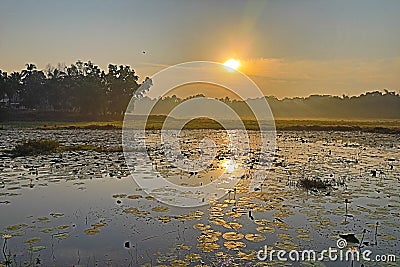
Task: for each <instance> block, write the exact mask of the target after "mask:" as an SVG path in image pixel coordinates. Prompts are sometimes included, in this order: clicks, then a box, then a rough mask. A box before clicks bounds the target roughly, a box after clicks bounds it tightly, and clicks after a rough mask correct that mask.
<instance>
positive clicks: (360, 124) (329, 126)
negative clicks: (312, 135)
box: [0, 116, 400, 134]
mask: <svg viewBox="0 0 400 267" xmlns="http://www.w3.org/2000/svg"><path fill="white" fill-rule="evenodd" d="M165 118H166V117H165V116H150V118H149V120H147V122H146V128H147V129H155V130H157V129H161V128H162V127H163V124H164V121H165ZM172 121H173V123H172V126H170V127H171V128H176V127H179V126H178V125H181V124H182V121H181V120H178V119H173V120H172ZM143 123H144V121H143V120H140V119H139V120H130V121H129V123H128V124H127V125H129V127H132V128H142V125H143ZM224 123H225V125H226V126H227V128H238V127H237V123H235V122H233V121H225V122H224ZM243 124H244V125H245V127H246V129H248V130H258V129H259V124H258V123H257V121H254V120H243ZM122 125H123V122H122V121H86V122H54V121H29V122H25V121H11V122H3V123H2V124H0V128H1V129H10V128H35V129H43V130H57V129H75V128H76V129H104V130H107V129H120V128H122ZM174 125H176V127H175V126H174ZM269 125H271V123H269ZM275 126H276V129H277V130H291V131H302V130H314V131H367V132H379V133H396V134H399V133H400V120H322V119H321V120H303V119H302V120H294V119H280V120H275ZM223 128H224V127H223V126H221V124H219V123H218V122H216V121H214V120H211V119H207V118H198V119H194V120H191V121H189V122H188V123H186V124H185V126H184V129H223Z"/></svg>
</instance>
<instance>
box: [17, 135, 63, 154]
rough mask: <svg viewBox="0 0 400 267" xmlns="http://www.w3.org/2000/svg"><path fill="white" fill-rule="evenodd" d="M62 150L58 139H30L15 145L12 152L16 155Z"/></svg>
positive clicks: (49, 152)
mask: <svg viewBox="0 0 400 267" xmlns="http://www.w3.org/2000/svg"><path fill="white" fill-rule="evenodd" d="M59 150H60V144H59V142H58V141H56V140H45V139H38V140H35V139H29V140H25V141H23V142H22V143H21V144H18V145H16V146H15V148H14V149H12V150H11V151H10V153H11V154H12V155H13V156H14V157H19V156H35V155H43V154H51V153H54V152H57V151H59Z"/></svg>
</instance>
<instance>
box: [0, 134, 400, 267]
mask: <svg viewBox="0 0 400 267" xmlns="http://www.w3.org/2000/svg"><path fill="white" fill-rule="evenodd" d="M157 136H158V133H157V132H153V133H152V134H151V135H149V140H150V143H149V147H151V151H153V157H152V159H153V162H154V163H155V165H156V166H157V167H156V168H157V170H159V171H160V172H166V173H167V174H168V177H169V178H170V180H171V181H172V182H174V183H177V184H186V185H198V184H199V183H207V182H209V181H210V179H212V178H211V176H213V177H215V176H217V175H218V172H220V171H221V169H223V168H224V161H226V158H224V157H220V159H218V160H216V161H215V162H213V168H212V172H213V175H210V174H209V173H208V174H207V173H199V174H197V175H195V176H190V175H186V176H185V175H183V174H182V173H180V172H179V171H177V170H174V169H171V168H168V167H167V166H166V165H167V163H166V162H165V161H163V160H162V159H159V158H158V155H159V154H158V153H157V151H158V149H160V143H159V142H158V139H157ZM204 136H208V137H210V138H211V139H213V140H214V141H215V142H216V143H217V145H218V151H219V153H220V154H221V155H224V153H227V150H228V148H227V147H228V146H227V145H226V136H225V135H224V132H222V131H205V130H198V131H187V132H185V134H184V135H183V137H182V140H183V142H182V144H183V145H182V149H184V150H185V151H187V152H188V153H187V156H188V157H196V153H192V152H193V151H194V148H195V147H196V146H197V144H198V143H197V142H198V140H199V138H202V137H204ZM28 138H49V139H57V140H59V141H60V143H62V144H63V145H72V144H92V145H96V146H106V147H116V146H119V145H120V142H121V133H120V131H94V130H62V131H61V130H60V131H40V130H4V131H1V137H0V150H4V149H11V148H12V147H13V146H14V145H15V144H16V143H17V142H18V141H20V140H22V139H28ZM251 138H255V139H257V135H256V133H251ZM399 139H400V137H399V136H398V135H379V134H370V133H340V132H329V133H328V132H327V133H323V132H278V140H277V144H278V146H277V150H276V153H275V156H274V164H273V168H272V170H271V172H270V173H269V175H268V177H266V179H265V181H264V184H263V186H262V190H260V191H257V192H248V190H247V188H248V182H249V181H248V179H243V180H241V182H240V183H239V184H238V185H237V186H236V194H234V193H233V192H231V193H228V194H227V195H226V196H225V197H224V198H222V199H220V200H218V201H216V202H214V203H212V204H211V205H206V206H202V207H197V208H177V207H172V206H168V205H165V204H163V203H160V202H158V201H157V200H155V199H154V198H152V197H150V196H148V195H146V194H145V193H144V192H143V191H142V190H141V189H139V188H138V187H137V185H136V184H135V182H134V181H133V179H132V178H131V177H130V176H129V175H130V174H129V171H128V169H127V167H126V165H125V161H124V157H123V153H122V152H113V153H97V152H93V151H75V152H63V153H56V154H52V155H46V156H37V157H18V158H10V157H7V156H6V155H5V154H3V155H2V157H1V161H0V179H1V181H0V214H1V217H0V218H1V219H0V233H1V234H2V235H4V234H10V235H11V236H12V237H11V238H10V239H7V244H6V245H7V246H6V254H7V255H8V254H9V253H11V256H12V257H14V255H15V260H14V261H15V262H16V263H17V265H18V266H19V264H29V263H38V262H39V261H40V263H41V265H40V266H51V265H56V266H67V265H69V266H71V265H78V266H79V265H82V266H96V264H97V266H107V265H109V266H141V265H143V266H157V265H161V266H162V265H165V266H198V265H201V264H204V265H206V266H235V265H237V266H256V265H257V264H258V265H260V266H262V265H263V264H268V265H276V266H282V265H283V264H284V263H283V262H279V261H277V260H275V261H273V262H260V261H259V260H258V259H257V257H256V253H257V251H258V250H260V249H262V248H263V247H264V245H267V246H268V247H271V248H272V247H273V248H274V249H285V250H288V251H289V250H291V249H298V250H300V251H301V250H304V249H314V250H315V251H321V250H323V249H326V248H328V247H335V248H336V241H337V240H338V238H339V236H338V234H345V233H355V236H356V237H357V238H358V239H362V232H363V229H366V232H365V234H364V238H363V241H365V242H366V243H365V244H364V246H363V247H362V248H361V250H366V249H369V250H371V251H372V252H373V255H375V254H385V255H386V254H393V255H396V256H397V263H379V264H378V263H371V262H369V263H367V262H363V263H364V264H365V266H397V265H398V264H399V259H400V255H399V251H400V246H399V242H398V240H399V238H400V233H399V225H400V208H399V207H400V204H399V199H400V189H399V186H400V162H399V159H400V150H399V148H400V146H399ZM152 140H154V142H152ZM256 150H257V146H255V147H254V151H256ZM141 153H144V152H140V151H138V152H137V161H138V166H139V165H140V162H141V159H142V157H143V154H141ZM256 155H257V153H256V152H255V153H254V154H252V155H251V157H256ZM249 165H250V163H249ZM166 170H167V171H166ZM137 172H143V176H146V175H149V172H148V171H147V170H146V169H141V168H138V169H137ZM373 173H376V175H373ZM137 174H138V173H137ZM139 174H141V173H139ZM302 177H313V178H314V177H315V178H321V179H326V180H328V179H329V180H330V181H331V183H332V185H333V187H332V188H331V189H329V190H327V191H321V192H318V191H310V192H306V191H305V190H303V189H301V188H299V187H297V186H296V183H297V181H298V180H299V179H301V178H302ZM346 199H347V200H348V202H349V203H348V204H347V216H346V203H345V200H346ZM2 242H4V240H2ZM351 245H352V244H349V246H351ZM353 245H354V244H353ZM3 257H4V256H3V255H1V256H0V259H1V260H0V263H1V262H2V261H4V259H3ZM286 264H287V265H288V266H290V265H292V264H294V265H304V266H308V265H310V263H307V262H303V263H292V262H287V263H286ZM315 264H316V265H318V266H351V263H350V262H335V263H332V262H326V261H325V262H322V263H315ZM396 264H397V265H396ZM353 266H360V263H353Z"/></svg>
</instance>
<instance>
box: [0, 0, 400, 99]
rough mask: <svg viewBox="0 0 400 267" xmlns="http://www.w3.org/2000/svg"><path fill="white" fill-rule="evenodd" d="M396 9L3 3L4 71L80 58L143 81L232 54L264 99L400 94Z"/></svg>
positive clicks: (385, 4) (166, 1)
mask: <svg viewBox="0 0 400 267" xmlns="http://www.w3.org/2000/svg"><path fill="white" fill-rule="evenodd" d="M399 14H400V1H398V0H381V1H379V0H374V1H370V0H352V1H349V0H344V1H340V0H335V1H328V0H324V1H311V0H304V1H303V0H299V1H289V0H280V1H278V0H275V1H234V0H226V1H224V0H219V1H214V0H213V1H204V0H203V1H194V0H193V1H188V0H182V1H172V0H158V1H155V0H153V1H151V0H150V1H149V0H146V1H122V0H120V1H118V0H117V1H101V0H92V1H82V0H80V1H76V0H68V1H54V0H35V1H27V0H18V1H15V0H2V1H1V3H0V69H2V70H6V71H9V72H10V71H14V70H18V71H19V70H21V69H23V68H24V65H25V63H28V62H29V63H31V62H32V63H35V64H37V65H38V67H39V68H44V67H45V66H46V64H48V63H51V64H53V65H56V64H57V63H58V62H65V63H66V64H71V63H73V62H75V61H76V60H78V59H81V60H84V61H85V60H92V61H94V63H96V64H98V65H100V66H101V67H102V68H106V66H107V64H108V63H115V64H129V65H131V66H132V67H133V68H134V69H135V70H136V71H137V72H138V74H139V76H140V77H144V76H147V75H149V76H151V75H152V74H154V73H155V72H157V71H159V70H161V69H162V68H163V67H165V66H169V65H173V64H177V63H182V62H185V61H192V60H211V61H217V62H223V61H225V60H227V59H229V58H231V57H235V58H237V59H239V60H241V62H242V67H241V71H243V72H244V73H246V74H248V75H249V76H250V77H251V78H252V79H254V81H255V82H256V83H257V84H258V85H259V86H260V88H261V89H262V90H263V92H264V93H265V94H266V95H276V96H278V97H285V96H305V95H309V94H314V93H321V94H336V95H341V94H343V93H346V94H348V95H353V94H359V93H362V92H364V91H368V90H382V89H383V88H388V89H389V90H393V91H397V92H398V91H399V89H400V80H399V78H398V77H399V76H400V75H399V74H400V16H399ZM143 51H145V52H146V53H142V52H143Z"/></svg>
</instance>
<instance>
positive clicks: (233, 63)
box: [224, 58, 240, 70]
mask: <svg viewBox="0 0 400 267" xmlns="http://www.w3.org/2000/svg"><path fill="white" fill-rule="evenodd" d="M224 66H225V67H228V68H230V69H233V70H237V69H238V68H239V67H240V61H239V60H236V59H233V58H231V59H228V60H227V61H225V63H224Z"/></svg>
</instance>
